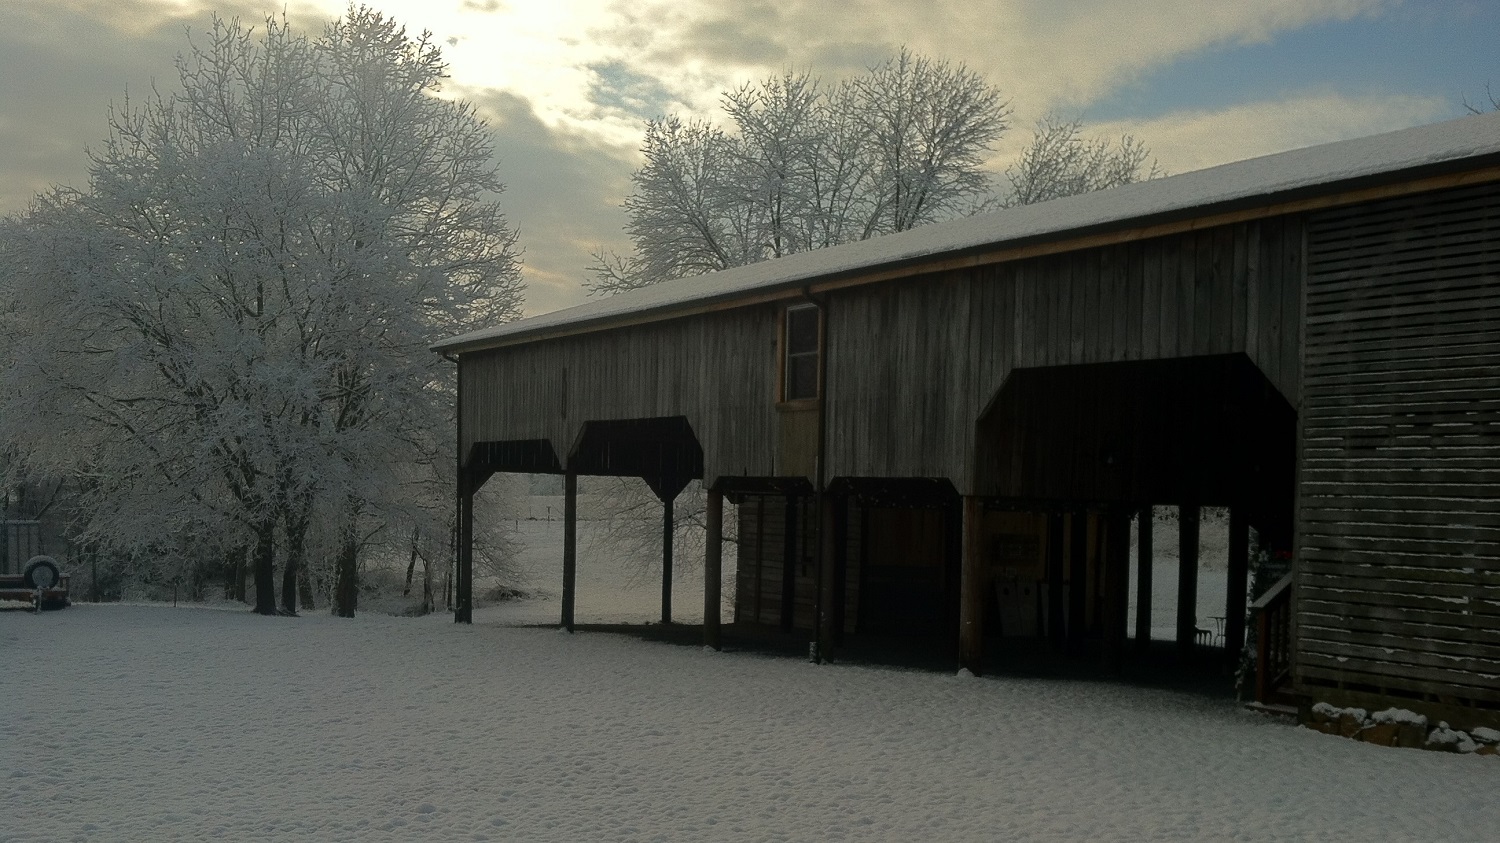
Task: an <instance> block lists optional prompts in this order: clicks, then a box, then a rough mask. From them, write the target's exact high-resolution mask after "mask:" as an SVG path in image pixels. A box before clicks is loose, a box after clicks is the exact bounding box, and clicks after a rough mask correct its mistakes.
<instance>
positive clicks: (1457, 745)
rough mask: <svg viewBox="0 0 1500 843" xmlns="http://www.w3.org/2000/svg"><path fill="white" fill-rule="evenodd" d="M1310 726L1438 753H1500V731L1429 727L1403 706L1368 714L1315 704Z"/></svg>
mask: <svg viewBox="0 0 1500 843" xmlns="http://www.w3.org/2000/svg"><path fill="white" fill-rule="evenodd" d="M1305 725H1306V726H1307V727H1308V728H1309V729H1314V730H1316V731H1319V732H1322V733H1324V734H1327V735H1340V736H1342V737H1346V738H1353V739H1354V740H1357V741H1363V742H1365V743H1373V744H1378V745H1380V746H1402V747H1409V748H1414V749H1429V750H1433V751H1436V752H1460V753H1473V754H1475V755H1500V731H1497V730H1495V729H1486V728H1482V727H1481V728H1477V729H1474V730H1472V731H1471V732H1461V731H1458V730H1456V729H1452V728H1449V726H1448V724H1447V723H1438V724H1437V725H1436V726H1429V725H1428V723H1427V717H1426V716H1425V715H1421V714H1417V713H1416V712H1413V711H1407V710H1406V709H1403V708H1388V709H1386V710H1384V711H1377V712H1375V713H1374V714H1371V713H1369V712H1368V711H1366V710H1365V709H1363V708H1338V707H1336V706H1332V705H1329V704H1328V703H1317V704H1316V705H1314V706H1313V707H1312V712H1311V715H1310V718H1309V720H1308V722H1307V723H1306V724H1305Z"/></svg>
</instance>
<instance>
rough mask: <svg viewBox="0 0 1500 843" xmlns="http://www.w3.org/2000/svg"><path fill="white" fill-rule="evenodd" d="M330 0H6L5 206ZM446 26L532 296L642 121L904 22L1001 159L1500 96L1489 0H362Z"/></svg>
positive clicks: (562, 275)
mask: <svg viewBox="0 0 1500 843" xmlns="http://www.w3.org/2000/svg"><path fill="white" fill-rule="evenodd" d="M345 5H346V4H345V3H344V2H343V0H287V2H285V3H283V2H281V1H280V0H278V1H277V2H262V0H222V2H215V1H214V0H0V213H7V212H12V211H19V210H21V209H23V208H24V207H25V205H26V202H27V201H28V199H29V198H30V197H31V196H32V195H34V194H35V193H36V192H37V191H39V190H43V189H45V188H46V187H47V186H48V185H50V184H69V185H74V186H83V185H84V183H85V180H86V171H87V158H86V149H87V147H89V146H90V145H97V143H98V141H99V139H101V138H102V137H104V135H105V121H106V114H107V112H108V109H109V108H110V107H111V104H113V105H114V106H116V107H118V106H120V105H122V104H123V103H124V101H125V98H126V96H127V94H128V95H129V96H133V97H139V96H141V95H142V94H144V93H146V92H148V91H150V89H151V87H152V86H153V85H156V86H158V87H160V88H169V87H171V86H172V85H173V83H174V79H175V73H174V71H173V65H172V59H173V57H174V56H175V55H176V54H177V53H179V52H182V51H184V50H185V49H186V48H187V44H188V37H189V34H190V33H201V32H202V31H203V30H204V29H205V27H206V22H207V19H208V14H209V12H210V11H212V10H218V11H219V12H220V13H221V14H223V15H225V16H230V17H233V16H238V17H240V18H241V19H242V20H245V21H256V20H260V19H262V18H263V17H264V15H265V14H266V13H267V12H273V11H276V12H279V11H280V10H281V9H282V8H283V7H284V8H285V9H286V10H287V13H288V14H289V15H290V17H291V18H292V20H293V22H294V23H297V24H300V25H303V26H304V27H306V28H308V29H316V28H318V27H320V26H321V25H322V22H324V21H326V20H327V19H330V18H332V17H335V16H337V15H339V14H340V13H341V12H342V11H343V10H344V8H345ZM372 5H374V6H376V7H377V8H380V9H381V10H383V11H385V12H386V13H387V14H389V15H391V16H393V17H395V18H396V19H397V20H399V21H401V22H402V23H404V24H405V25H406V26H407V27H408V29H410V30H413V31H421V30H429V31H431V32H432V34H433V35H434V36H435V38H436V39H438V41H439V42H440V43H442V44H444V55H445V57H446V58H447V59H448V61H449V62H450V64H451V72H452V80H451V84H450V85H449V86H448V89H447V93H448V94H450V95H453V96H459V97H464V98H466V99H468V100H470V101H472V102H474V103H476V104H477V105H478V106H479V107H480V109H481V113H482V114H483V115H484V116H485V117H486V119H488V120H489V122H490V125H491V126H492V128H493V129H494V131H495V134H496V145H497V149H498V151H499V153H500V161H499V166H500V172H501V176H502V178H503V179H504V181H505V182H506V184H507V191H506V193H505V195H504V196H503V197H502V202H503V204H504V206H505V208H506V212H507V214H508V216H509V217H510V219H511V221H512V222H513V223H514V224H515V225H516V226H517V227H518V228H519V229H520V231H521V238H522V244H523V245H524V247H525V262H526V275H527V281H528V283H529V292H528V304H527V312H528V313H532V314H535V313H542V312H546V311H550V310H554V309H557V308H559V307H564V306H567V305H571V304H576V303H578V302H580V301H582V300H583V298H584V292H583V289H582V287H581V286H580V281H581V280H582V279H583V278H584V276H585V273H584V267H585V266H586V265H587V264H588V263H589V260H590V258H589V255H590V253H591V252H593V251H595V250H597V249H600V248H605V249H615V250H617V251H623V250H624V249H625V247H626V243H625V240H624V237H623V235H622V233H621V227H622V225H623V223H624V215H623V213H622V212H621V211H620V209H619V205H620V202H621V200H622V199H624V197H625V194H626V193H627V192H628V190H629V187H630V173H631V171H632V170H633V169H634V167H635V166H636V162H637V156H638V153H637V147H638V146H639V143H640V134H641V125H642V121H643V120H645V119H646V118H648V117H652V116H656V115H659V114H663V113H669V112H678V113H682V114H695V115H701V116H715V113H716V104H717V100H718V94H719V92H720V91H722V90H724V89H726V88H729V87H733V86H736V85H738V84H740V83H742V82H745V81H749V80H753V79H758V78H762V77H764V76H766V75H769V74H772V73H776V72H779V71H781V70H783V69H785V68H794V69H799V70H801V69H810V70H812V71H813V72H815V73H817V74H819V75H822V76H823V77H824V78H826V79H829V80H832V79H837V78H842V77H844V76H847V75H852V74H854V73H856V72H858V71H860V70H862V69H863V68H865V67H867V66H869V65H872V64H875V63H877V62H879V61H881V60H882V59H884V58H886V57H888V56H890V55H891V54H893V53H894V52H896V51H897V50H898V49H899V48H900V47H901V46H902V45H903V44H904V45H907V46H910V47H912V48H913V49H915V50H916V51H918V52H922V53H925V54H927V55H930V56H933V57H936V58H946V59H950V60H953V61H955V62H962V63H965V64H967V65H968V66H970V67H971V68H974V69H976V70H979V71H981V72H982V73H983V74H984V75H985V76H986V77H987V78H988V79H989V80H990V81H991V82H992V83H994V84H995V85H996V86H998V87H999V88H1000V89H1001V90H1002V92H1004V94H1005V95H1006V96H1007V97H1009V98H1010V100H1011V103H1012V106H1013V107H1014V109H1015V121H1014V122H1015V125H1016V126H1017V127H1018V128H1017V129H1015V130H1013V131H1012V132H1011V133H1010V134H1009V135H1007V137H1006V138H1005V139H1004V141H1003V142H1002V144H1001V146H1000V148H998V149H997V150H996V154H995V159H994V162H993V166H994V167H995V169H997V170H1001V171H1003V169H1004V167H1005V165H1006V163H1007V161H1008V160H1009V158H1010V157H1011V156H1013V155H1014V154H1015V152H1016V151H1017V149H1018V148H1019V147H1020V146H1021V145H1022V144H1024V142H1025V141H1026V139H1027V132H1026V131H1025V127H1026V126H1028V125H1030V124H1031V123H1032V122H1033V121H1034V120H1035V119H1036V118H1037V117H1040V116H1042V115H1044V114H1047V113H1055V114H1060V115H1062V116H1065V117H1078V118H1081V119H1082V120H1084V121H1085V122H1086V123H1088V124H1089V125H1090V126H1092V127H1093V128H1095V129H1096V130H1098V131H1101V132H1107V133H1111V134H1118V133H1122V132H1129V133H1131V134H1134V135H1135V136H1137V137H1138V138H1140V139H1142V140H1144V141H1145V142H1146V143H1147V144H1148V145H1149V146H1150V147H1151V149H1152V151H1153V152H1154V153H1155V155H1156V156H1157V158H1158V159H1159V161H1160V163H1161V165H1162V166H1163V167H1164V168H1165V169H1167V170H1168V171H1170V172H1184V171H1187V170H1192V169H1197V168H1200V167H1204V166H1208V165H1212V164H1218V163H1222V162H1225V161H1232V160H1237V159H1241V158H1248V157H1252V156H1256V155H1262V154H1265V153H1270V152H1277V151H1281V150H1285V149H1291V148H1295V147H1300V146H1307V145H1310V144H1315V143H1321V142H1325V141H1331V140H1338V139H1342V138H1348V137H1356V136H1359V135H1367V134H1373V133H1376V132H1381V131H1386V130H1390V129H1398V128H1403V127H1406V126H1414V125H1420V124H1424V123H1432V122H1436V121H1439V120H1444V119H1448V118H1451V117H1457V116H1460V115H1461V114H1463V113H1464V102H1465V101H1466V100H1467V101H1468V102H1470V103H1474V104H1481V103H1483V104H1486V105H1487V104H1488V99H1487V92H1486V86H1487V85H1493V88H1494V92H1495V94H1496V96H1497V98H1500V50H1497V49H1496V48H1495V45H1494V40H1495V36H1496V34H1497V33H1500V2H1496V0H1405V2H1402V0H1235V2H1221V1H1220V0H1135V2H1130V3H1122V2H1119V1H1118V0H1069V2H1057V1H1056V0H926V2H913V0H845V2H832V1H831V0H775V2H770V1H768V0H376V2H374V3H372Z"/></svg>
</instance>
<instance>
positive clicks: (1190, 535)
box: [1177, 505, 1199, 659]
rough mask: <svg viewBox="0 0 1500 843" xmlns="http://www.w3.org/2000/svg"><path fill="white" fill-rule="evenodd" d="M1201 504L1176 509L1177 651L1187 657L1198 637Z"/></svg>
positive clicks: (1181, 655) (1190, 653)
mask: <svg viewBox="0 0 1500 843" xmlns="http://www.w3.org/2000/svg"><path fill="white" fill-rule="evenodd" d="M1198 515H1199V513H1198V507H1197V506H1196V505H1191V506H1183V507H1180V508H1178V510H1177V537H1178V543H1179V549H1178V551H1177V654H1178V655H1179V656H1180V657H1182V658H1183V659H1186V658H1188V657H1190V656H1191V655H1192V653H1193V645H1194V643H1195V641H1196V640H1197V638H1198Z"/></svg>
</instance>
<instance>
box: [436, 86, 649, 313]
mask: <svg viewBox="0 0 1500 843" xmlns="http://www.w3.org/2000/svg"><path fill="white" fill-rule="evenodd" d="M459 93H462V94H464V96H465V97H466V98H467V99H469V100H470V101H471V102H473V103H474V105H475V106H476V107H477V108H478V109H479V111H480V113H481V114H482V115H483V116H484V117H485V118H486V119H487V120H488V121H489V122H490V127H491V129H492V130H493V131H494V134H495V146H496V152H497V155H498V157H499V167H500V177H501V179H502V180H503V181H504V182H505V193H504V195H503V196H501V198H500V202H501V205H502V207H503V208H504V209H505V212H506V216H507V218H508V219H510V221H511V223H512V224H513V225H515V227H516V228H518V229H519V230H520V232H521V246H522V247H523V248H524V249H525V273H526V283H527V291H526V312H527V313H545V312H547V311H550V310H556V309H558V308H560V307H567V306H569V305H573V304H578V303H579V302H581V301H583V299H584V291H583V287H582V281H583V280H584V278H585V277H586V273H585V271H584V270H585V268H586V267H587V266H588V265H589V264H590V263H591V262H592V260H593V259H592V257H591V253H592V252H594V251H597V250H599V249H610V250H614V251H624V250H625V249H626V248H627V247H628V246H629V243H628V241H627V240H626V238H625V235H624V232H623V228H624V224H625V214H624V212H623V211H622V210H621V209H620V203H621V202H623V201H624V199H625V194H626V193H627V192H628V191H629V190H630V173H631V170H632V169H633V168H634V166H635V151H634V150H631V149H623V148H619V147H613V146H609V145H607V144H604V143H602V142H600V141H598V140H595V139H593V138H590V137H586V136H584V135H580V134H573V133H570V132H568V131H566V130H564V129H557V128H551V127H548V126H547V125H545V124H544V123H543V122H542V121H541V120H540V119H539V118H538V117H537V115H536V112H535V111H534V110H533V109H532V106H531V103H530V102H528V101H527V100H526V99H525V98H523V97H520V96H518V95H516V94H513V93H509V92H504V91H463V90H460V91H459Z"/></svg>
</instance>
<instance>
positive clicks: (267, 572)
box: [255, 518, 276, 615]
mask: <svg viewBox="0 0 1500 843" xmlns="http://www.w3.org/2000/svg"><path fill="white" fill-rule="evenodd" d="M255 613H256V614H258V615H274V614H276V520H275V519H274V518H266V519H265V520H264V521H262V522H261V523H260V525H259V527H257V529H256V531H255Z"/></svg>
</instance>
